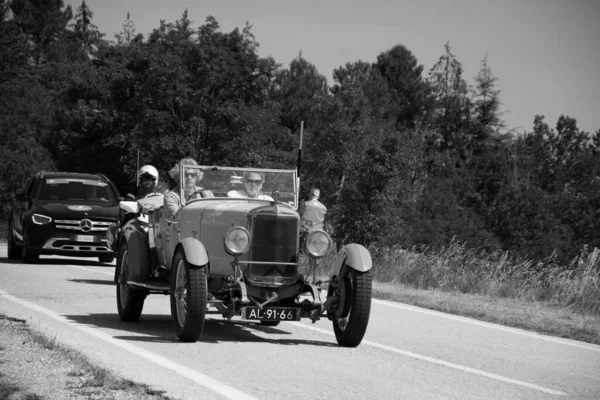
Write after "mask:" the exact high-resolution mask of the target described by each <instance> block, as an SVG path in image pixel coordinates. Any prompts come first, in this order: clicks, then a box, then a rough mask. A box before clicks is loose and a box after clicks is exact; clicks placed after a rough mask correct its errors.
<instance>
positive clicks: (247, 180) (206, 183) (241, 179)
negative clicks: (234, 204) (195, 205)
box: [180, 165, 298, 208]
mask: <svg viewBox="0 0 600 400" xmlns="http://www.w3.org/2000/svg"><path fill="white" fill-rule="evenodd" d="M184 167H185V168H183V170H182V171H180V174H181V175H180V190H183V192H184V193H187V194H190V193H191V192H192V191H197V190H198V191H209V192H208V193H209V197H211V198H248V199H258V200H269V201H273V197H272V196H273V192H275V191H277V192H279V195H280V197H279V201H282V202H284V203H287V204H289V205H291V206H292V207H293V208H296V207H297V206H298V193H297V189H296V185H297V181H296V170H280V169H277V170H275V169H258V168H231V167H210V166H192V165H186V166H184ZM186 186H187V187H186ZM194 186H195V187H194ZM192 189H193V190H192ZM203 197H204V196H203ZM191 200H192V199H188V201H191Z"/></svg>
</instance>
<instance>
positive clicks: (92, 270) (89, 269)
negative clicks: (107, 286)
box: [67, 265, 115, 276]
mask: <svg viewBox="0 0 600 400" xmlns="http://www.w3.org/2000/svg"><path fill="white" fill-rule="evenodd" d="M67 267H71V268H77V269H83V270H85V271H91V272H96V273H99V274H105V275H109V276H114V275H115V273H114V272H104V271H98V270H95V269H91V268H85V267H78V266H77V265H67Z"/></svg>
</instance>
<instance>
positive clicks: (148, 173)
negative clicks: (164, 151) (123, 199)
mask: <svg viewBox="0 0 600 400" xmlns="http://www.w3.org/2000/svg"><path fill="white" fill-rule="evenodd" d="M138 182H139V186H138V192H137V198H138V199H142V198H144V197H146V196H147V195H149V194H151V193H160V194H164V195H166V194H167V192H168V191H169V187H168V186H167V184H166V183H164V182H162V181H160V180H159V177H158V170H157V169H156V168H154V167H153V166H152V165H144V166H143V167H142V168H140V170H139V171H138Z"/></svg>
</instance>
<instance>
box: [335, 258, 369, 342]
mask: <svg viewBox="0 0 600 400" xmlns="http://www.w3.org/2000/svg"><path fill="white" fill-rule="evenodd" d="M340 276H341V278H340V283H339V287H338V296H339V303H338V306H337V309H336V310H335V312H334V315H333V331H334V332H335V338H336V340H337V342H338V344H339V345H340V346H343V347H356V346H358V345H359V344H360V342H361V341H362V339H363V337H364V335H365V332H366V331H367V325H368V324H369V316H370V314H371V292H372V286H373V280H372V277H371V271H370V270H369V271H366V272H359V271H356V270H355V269H352V268H350V267H349V266H348V265H344V267H343V269H342V271H341V274H340Z"/></svg>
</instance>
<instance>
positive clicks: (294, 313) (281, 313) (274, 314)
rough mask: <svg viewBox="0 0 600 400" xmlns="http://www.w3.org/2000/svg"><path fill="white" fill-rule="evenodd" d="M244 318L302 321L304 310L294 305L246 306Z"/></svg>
mask: <svg viewBox="0 0 600 400" xmlns="http://www.w3.org/2000/svg"><path fill="white" fill-rule="evenodd" d="M240 311H241V315H242V319H250V320H262V321H300V319H301V313H302V310H301V309H299V308H292V307H269V308H263V309H260V308H258V307H244V308H242V309H241V310H240Z"/></svg>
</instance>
